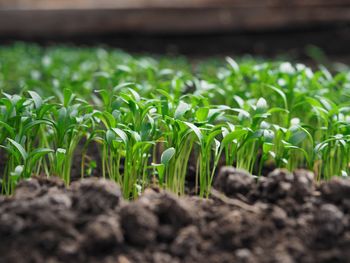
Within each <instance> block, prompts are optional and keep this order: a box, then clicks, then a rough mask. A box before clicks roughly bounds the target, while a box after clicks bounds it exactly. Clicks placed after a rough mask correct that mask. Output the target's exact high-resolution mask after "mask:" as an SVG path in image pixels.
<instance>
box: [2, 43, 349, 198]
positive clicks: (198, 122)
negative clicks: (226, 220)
mask: <svg viewBox="0 0 350 263" xmlns="http://www.w3.org/2000/svg"><path fill="white" fill-rule="evenodd" d="M349 78H350V73H349V72H348V71H346V70H344V71H342V72H337V73H333V74H332V73H330V72H329V71H328V70H327V69H326V68H324V67H319V69H318V70H312V69H310V68H309V67H306V66H305V65H302V64H295V65H294V64H291V63H288V62H278V61H275V62H264V61H262V62H261V61H257V60H253V59H250V58H248V59H243V60H242V61H240V63H239V64H238V63H237V62H235V61H234V60H233V59H231V58H227V59H226V61H225V62H223V61H206V62H203V63H200V64H198V65H196V66H193V65H192V67H191V65H190V64H189V63H187V61H186V60H185V59H165V58H157V59H153V58H149V57H132V56H130V55H128V54H126V53H123V52H121V51H115V50H111V51H106V50H104V49H77V48H66V47H58V48H57V47H56V48H49V49H45V50H43V49H40V48H38V47H36V46H28V45H17V46H13V47H10V48H1V49H0V89H2V90H3V92H2V95H1V98H0V145H1V150H0V154H1V160H5V161H6V162H5V163H4V164H5V166H4V168H3V171H2V173H3V174H2V175H1V181H2V187H1V190H2V192H3V193H5V194H11V193H12V192H13V189H14V187H15V186H16V184H17V182H18V180H20V179H22V178H29V177H31V176H32V175H38V174H46V175H47V176H52V175H56V176H59V177H61V178H63V179H64V181H65V182H66V183H67V184H69V182H70V180H71V172H72V166H73V165H74V164H75V163H76V162H79V163H80V175H81V176H88V175H90V174H91V171H92V170H93V169H95V168H96V167H98V168H99V169H100V171H101V176H103V177H106V178H111V179H113V180H115V181H116V182H118V183H119V184H120V185H121V186H122V188H123V193H124V196H125V197H126V198H132V197H136V196H138V195H139V193H140V192H141V191H142V190H143V189H144V188H145V187H148V186H150V185H152V184H157V185H159V186H161V187H164V188H167V189H170V190H172V191H173V192H175V193H177V194H182V193H184V192H185V185H186V184H185V182H186V176H187V174H188V173H189V166H190V165H191V166H193V167H194V168H195V171H196V172H195V184H196V187H195V190H196V191H197V193H198V194H199V195H200V196H207V195H208V194H209V193H210V187H211V185H212V181H213V178H214V176H215V174H216V171H217V168H218V166H221V165H234V166H236V167H238V168H242V169H246V170H247V171H249V172H251V173H253V174H255V175H257V176H259V175H261V174H262V173H263V170H264V167H266V166H268V165H273V166H274V167H285V168H287V169H289V170H293V169H296V168H300V167H303V168H307V169H310V170H313V171H314V172H315V173H316V175H317V178H319V179H327V178H330V177H331V176H347V175H348V174H349V172H350V167H349V163H350V160H349V158H350V101H349V97H350V79H349ZM11 94H14V95H11ZM91 145H94V146H95V148H97V151H96V152H94V155H99V158H92V157H96V156H90V155H91V153H89V150H88V149H89V147H90V146H91ZM77 153H79V155H78V156H77ZM96 160H100V161H96Z"/></svg>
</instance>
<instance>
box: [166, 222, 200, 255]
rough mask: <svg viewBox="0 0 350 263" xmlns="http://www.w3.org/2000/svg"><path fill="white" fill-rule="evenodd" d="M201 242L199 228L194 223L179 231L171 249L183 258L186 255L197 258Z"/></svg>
mask: <svg viewBox="0 0 350 263" xmlns="http://www.w3.org/2000/svg"><path fill="white" fill-rule="evenodd" d="M201 242H202V240H201V238H200V234H199V231H198V228H197V227H195V226H193V225H192V226H188V227H185V228H183V229H182V230H181V231H179V233H178V235H177V237H176V239H175V240H174V242H173V243H172V245H171V248H170V250H171V251H172V253H173V254H174V255H176V256H179V257H182V258H183V257H185V256H187V257H192V258H196V257H197V254H198V253H199V251H198V248H199V246H200V244H201Z"/></svg>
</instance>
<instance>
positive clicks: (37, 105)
mask: <svg viewBox="0 0 350 263" xmlns="http://www.w3.org/2000/svg"><path fill="white" fill-rule="evenodd" d="M28 93H29V95H30V96H31V97H32V99H33V101H34V105H35V108H37V109H39V108H40V107H41V105H42V104H43V100H42V98H41V97H40V96H39V94H38V93H36V92H35V91H30V90H29V91H28Z"/></svg>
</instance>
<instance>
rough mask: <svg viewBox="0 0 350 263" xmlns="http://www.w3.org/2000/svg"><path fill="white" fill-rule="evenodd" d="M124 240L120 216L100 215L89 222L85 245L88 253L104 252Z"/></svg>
mask: <svg viewBox="0 0 350 263" xmlns="http://www.w3.org/2000/svg"><path fill="white" fill-rule="evenodd" d="M123 241H124V237H123V233H122V230H121V227H120V225H119V221H118V218H117V217H116V216H113V215H111V216H107V215H100V216H98V217H97V218H96V220H94V221H92V222H89V223H88V224H87V226H86V229H85V236H84V240H83V246H84V247H85V248H86V250H87V253H97V254H104V253H108V252H109V251H111V250H113V249H114V248H115V247H116V246H118V245H119V244H122V243H123Z"/></svg>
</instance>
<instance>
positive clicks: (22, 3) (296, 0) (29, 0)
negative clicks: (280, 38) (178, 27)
mask: <svg viewBox="0 0 350 263" xmlns="http://www.w3.org/2000/svg"><path fill="white" fill-rule="evenodd" d="M300 6H303V7H307V6H309V7H310V6H331V7H335V6H350V1H348V0H332V1H329V0H307V1H305V0H289V1H287V0H275V1H271V0H171V1H170V0H118V1H115V0H74V1H72V0H59V1H58V0H0V8H1V9H16V10H52V9H55V10H63V9H64V10H67V9H105V8H113V9H130V8H133V9H134V8H135V9H140V8H141V9H142V8H208V7H211V8H220V7H227V8H230V7H253V8H257V7H263V8H266V7H275V8H276V7H278V8H283V7H287V8H288V7H300Z"/></svg>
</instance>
